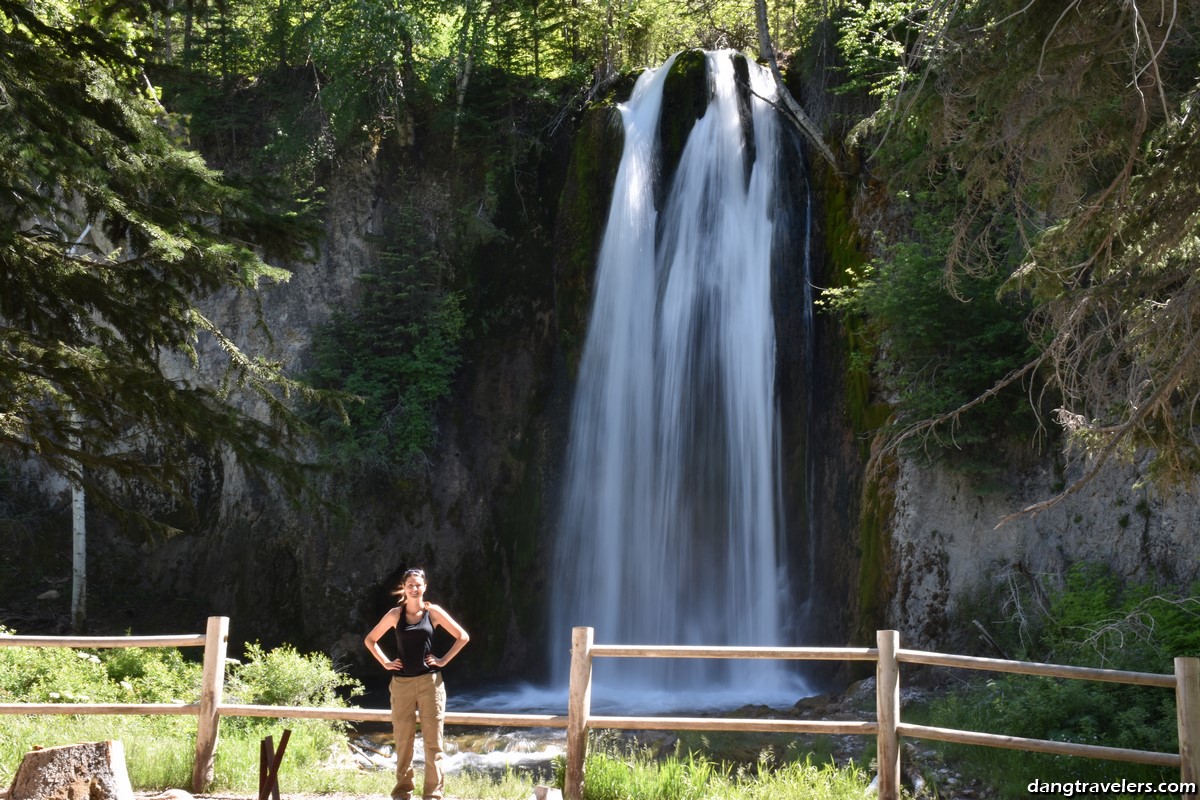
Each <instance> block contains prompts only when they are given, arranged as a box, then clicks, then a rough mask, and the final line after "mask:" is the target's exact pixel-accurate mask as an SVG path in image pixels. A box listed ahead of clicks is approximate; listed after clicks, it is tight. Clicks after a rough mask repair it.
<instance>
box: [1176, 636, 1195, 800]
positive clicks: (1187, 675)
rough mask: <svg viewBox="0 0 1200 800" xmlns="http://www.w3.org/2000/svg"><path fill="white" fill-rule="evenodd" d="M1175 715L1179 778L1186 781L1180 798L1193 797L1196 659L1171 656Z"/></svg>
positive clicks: (1182, 781)
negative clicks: (1177, 737)
mask: <svg viewBox="0 0 1200 800" xmlns="http://www.w3.org/2000/svg"><path fill="white" fill-rule="evenodd" d="M1175 716H1176V718H1177V719H1178V720H1179V758H1180V759H1181V760H1182V761H1183V764H1182V767H1181V770H1180V777H1179V780H1180V782H1181V783H1185V784H1186V783H1190V784H1191V785H1192V791H1191V792H1184V793H1183V795H1182V797H1183V800H1197V796H1198V793H1197V792H1196V791H1195V786H1196V784H1197V783H1200V658H1177V659H1175Z"/></svg>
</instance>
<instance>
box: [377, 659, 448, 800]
mask: <svg viewBox="0 0 1200 800" xmlns="http://www.w3.org/2000/svg"><path fill="white" fill-rule="evenodd" d="M391 683H392V685H391V688H390V692H391V696H392V733H393V734H394V735H395V738H396V785H395V787H393V788H392V800H408V798H410V797H412V793H413V789H415V788H416V787H415V786H414V785H413V766H412V760H413V746H414V745H415V743H416V740H417V712H418V711H420V712H421V738H422V739H423V740H424V742H425V785H424V786H423V787H422V792H421V796H422V797H426V798H440V797H441V796H442V790H443V788H444V783H445V776H444V775H443V774H442V759H443V758H444V755H443V753H442V727H443V725H444V724H445V719H446V686H445V684H444V683H443V682H442V673H440V672H430V673H426V674H425V675H417V676H416V677H413V678H402V677H393V678H392V681H391Z"/></svg>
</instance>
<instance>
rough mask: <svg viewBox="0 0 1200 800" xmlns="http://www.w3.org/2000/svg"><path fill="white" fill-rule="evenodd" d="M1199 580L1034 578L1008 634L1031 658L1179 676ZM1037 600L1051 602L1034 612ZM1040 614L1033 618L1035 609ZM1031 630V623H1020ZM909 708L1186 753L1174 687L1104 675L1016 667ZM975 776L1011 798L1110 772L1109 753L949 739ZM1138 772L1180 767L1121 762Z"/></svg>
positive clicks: (1059, 737) (955, 720)
mask: <svg viewBox="0 0 1200 800" xmlns="http://www.w3.org/2000/svg"><path fill="white" fill-rule="evenodd" d="M1198 594H1200V586H1192V587H1190V590H1189V592H1187V593H1183V592H1179V591H1178V590H1172V589H1164V588H1163V587H1156V586H1154V585H1153V584H1152V583H1136V584H1123V583H1122V582H1121V581H1120V580H1118V578H1117V577H1116V576H1115V575H1113V573H1112V572H1111V571H1110V570H1109V569H1108V568H1107V567H1104V566H1101V565H1096V564H1080V565H1077V566H1075V567H1074V568H1072V569H1071V570H1069V571H1068V573H1067V574H1066V575H1065V576H1064V581H1063V585H1062V587H1061V588H1060V589H1057V590H1055V591H1047V590H1045V589H1044V588H1043V587H1041V586H1039V585H1033V586H1029V587H1028V589H1027V596H1026V597H1022V598H1017V600H1018V602H1014V603H1013V606H1014V607H1019V608H1022V609H1025V610H1026V612H1025V615H1024V616H1023V617H1022V618H1021V619H1016V618H1014V619H1012V620H1009V621H1008V623H1007V624H1006V625H1005V626H1002V627H1001V628H999V629H998V636H997V638H998V639H1000V640H1001V641H1003V642H1005V643H1009V644H1012V645H1013V647H1014V653H1015V654H1016V656H1017V657H1018V658H1020V659H1022V660H1033V661H1048V662H1054V663H1064V664H1073V665H1079V666H1093V667H1095V666H1102V667H1107V668H1113V669H1123V670H1130V671H1138V672H1157V673H1170V672H1172V671H1173V663H1172V662H1173V658H1174V657H1176V656H1195V655H1200V597H1198V596H1197V595H1198ZM1029 609H1041V610H1040V611H1038V612H1036V613H1034V612H1031V611H1029ZM1031 614H1032V615H1033V616H1034V617H1035V618H1034V619H1029V618H1028V617H1029V615H1031ZM1017 628H1020V629H1021V630H1020V632H1019V633H1018V632H1017V631H1016V629H1017ZM905 717H906V718H907V719H911V720H912V721H914V722H924V723H927V724H932V725H936V726H939V727H947V728H959V729H963V730H977V731H986V732H991V733H1000V734H1006V735H1010V736H1022V737H1029V738H1034V739H1050V740H1056V741H1069V742H1076V743H1079V744H1096V745H1104V746H1109V747H1122V748H1129V749H1134V750H1149V751H1157V752H1168V753H1169V752H1177V751H1178V747H1179V743H1178V738H1177V728H1176V716H1175V700H1174V695H1173V694H1172V693H1171V692H1169V691H1167V690H1164V689H1161V688H1155V687H1144V686H1127V685H1123V684H1116V683H1099V682H1094V681H1083V680H1074V679H1071V680H1068V679H1050V678H1036V677H1029V676H1017V675H1010V676H1004V677H997V678H992V679H988V680H986V681H980V682H975V683H972V684H969V685H968V686H967V687H966V688H963V689H961V690H959V691H956V692H954V693H953V694H951V695H949V696H948V697H946V698H944V699H942V700H939V701H936V702H934V703H933V704H931V706H930V707H929V708H926V709H918V710H916V711H914V713H913V714H911V715H910V714H909V713H907V712H906V714H905ZM943 749H944V752H945V753H946V755H947V757H948V758H950V759H954V760H961V761H962V762H963V763H964V765H965V767H964V769H965V770H967V771H969V772H970V773H971V774H972V775H973V776H976V777H979V778H981V779H983V780H984V781H986V782H987V783H988V784H989V785H991V786H993V787H995V788H997V789H998V790H999V791H1000V794H1001V796H1003V797H1024V796H1026V784H1027V782H1028V780H1030V779H1032V778H1033V777H1037V778H1039V779H1044V780H1084V781H1088V780H1094V781H1104V780H1110V779H1111V777H1112V775H1113V774H1114V773H1113V766H1112V764H1111V763H1110V762H1106V761H1098V760H1094V759H1084V758H1068V757H1064V756H1048V755H1041V754H1030V753H1018V752H1013V751H998V750H995V749H992V748H984V747H978V748H976V747H967V746H963V745H946V746H944V748H943ZM1120 774H1121V775H1122V776H1123V777H1126V778H1128V779H1129V780H1131V781H1135V780H1143V781H1169V780H1173V779H1177V778H1178V775H1177V774H1175V773H1174V772H1173V771H1171V770H1166V769H1160V768H1155V767H1149V766H1144V765H1132V764H1122V765H1121V768H1120Z"/></svg>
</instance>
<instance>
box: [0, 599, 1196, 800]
mask: <svg viewBox="0 0 1200 800" xmlns="http://www.w3.org/2000/svg"><path fill="white" fill-rule="evenodd" d="M593 636H594V632H593V630H592V629H591V628H575V629H574V630H573V631H572V644H571V681H570V687H569V690H568V698H567V714H566V715H561V714H493V713H481V712H463V711H449V712H447V713H446V718H445V722H446V724H448V725H470V726H484V727H517V728H521V727H525V728H565V729H566V731H567V769H566V786H565V790H566V796H567V798H569V800H582V797H583V781H584V774H583V770H584V763H585V760H586V756H587V740H588V732H589V731H590V730H599V729H615V730H703V731H755V732H766V733H796V734H801V733H806V734H852V735H860V736H875V737H876V738H877V742H878V755H877V763H878V769H879V775H878V787H879V796H880V798H883V800H894V799H895V798H898V797H899V793H900V748H899V737H900V736H908V737H910V738H914V739H926V740H934V741H943V742H952V743H958V744H969V745H982V746H986V747H998V748H1005V749H1012V750H1023V751H1027V752H1039V753H1051V754H1055V755H1066V756H1080V757H1085V758H1099V759H1108V760H1112V761H1123V762H1131V763H1140V764H1150V765H1153V766H1159V767H1167V768H1176V769H1179V770H1180V772H1181V784H1182V785H1183V786H1184V787H1185V788H1184V789H1183V791H1184V794H1183V797H1184V798H1185V800H1197V795H1196V792H1195V785H1196V783H1197V781H1198V780H1200V659H1197V658H1177V659H1175V674H1173V675H1163V674H1158V673H1147V672H1129V671H1124V670H1110V669H1098V668H1092V667H1071V666H1064V665H1060V664H1045V663H1039V662H1029V661H1010V660H1004V659H992V658H979V657H974V656H960V655H951V654H946V653H933V652H926V651H921V650H907V649H901V648H900V647H899V634H898V633H897V632H896V631H879V632H878V633H877V644H878V646H877V647H870V648H869V647H700V646H687V645H647V646H634V645H618V644H595V643H594V642H593ZM228 640H229V619H228V618H227V617H210V618H209V620H208V626H207V631H206V632H205V633H204V634H198V635H179V636H117V637H102V636H10V635H3V634H0V647H79V648H111V647H203V648H204V663H203V667H204V669H203V679H202V685H201V691H200V699H199V701H198V702H195V703H141V704H138V703H5V704H0V716H2V715H6V714H114V715H181V716H183V715H191V716H195V717H197V732H196V760H195V764H194V767H193V772H192V786H193V791H202V790H204V789H205V788H207V787H208V786H209V785H210V784H211V782H212V777H213V761H214V758H215V754H216V743H217V733H218V724H219V719H220V717H221V716H243V717H271V718H278V719H334V720H347V721H358V722H382V723H386V722H390V721H391V712H390V710H388V709H366V708H355V707H349V708H317V707H309V706H267V705H248V704H235V703H225V702H223V695H222V692H223V688H224V672H225V660H226V659H225V655H226V651H227V647H228ZM597 657H599V658H710V659H711V658H717V659H777V660H794V661H806V660H807V661H874V662H875V663H876V686H875V691H876V719H875V720H874V721H851V720H793V719H738V718H728V717H727V718H712V717H644V716H642V717H639V716H600V715H592V714H591V690H592V659H593V658H597ZM902 663H904V664H921V665H929V666H941V667H952V668H960V669H975V670H988V671H993V672H1002V673H1007V674H1020V675H1034V676H1043V677H1051V678H1066V679H1082V680H1092V681H1106V682H1114V683H1123V684H1130V685H1135V686H1151V687H1160V688H1164V689H1174V691H1175V695H1176V709H1177V717H1178V719H1177V722H1178V729H1179V752H1178V753H1157V752H1151V751H1144V750H1129V749H1124V748H1118V747H1105V746H1100V745H1087V744H1077V743H1073V742H1059V741H1049V740H1043V739H1028V738H1023V737H1017V736H1005V735H1001V734H993V733H982V732H978V731H962V730H955V729H951V728H937V727H932V726H928V725H914V724H911V723H906V722H902V721H901V719H900V681H899V665H900V664H902ZM1189 789H1190V791H1189Z"/></svg>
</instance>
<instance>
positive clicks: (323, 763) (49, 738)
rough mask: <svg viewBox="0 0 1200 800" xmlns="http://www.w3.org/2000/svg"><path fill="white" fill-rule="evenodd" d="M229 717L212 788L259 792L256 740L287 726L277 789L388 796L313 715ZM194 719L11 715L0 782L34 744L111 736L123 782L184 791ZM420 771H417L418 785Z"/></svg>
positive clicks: (522, 792) (517, 794) (459, 786)
mask: <svg viewBox="0 0 1200 800" xmlns="http://www.w3.org/2000/svg"><path fill="white" fill-rule="evenodd" d="M245 723H246V720H243V719H237V718H232V717H231V718H228V719H225V720H223V721H222V723H221V736H220V740H219V742H218V744H217V755H216V764H215V772H214V780H213V784H212V786H211V787H210V789H209V790H210V791H212V792H220V793H230V794H244V795H254V794H257V793H258V772H259V764H258V759H259V742H260V741H261V739H262V738H263V737H265V736H271V737H273V739H274V741H275V743H276V745H278V743H279V741H280V738H281V736H282V734H283V731H284V729H288V730H291V731H292V734H291V736H290V738H289V740H288V745H287V750H286V752H285V753H284V758H283V761H282V763H281V765H280V769H279V786H280V789H281V791H282V792H283V793H284V794H285V795H286V794H288V793H293V792H294V793H305V794H323V793H349V794H375V795H380V796H386V795H387V794H388V793H389V792H390V791H391V788H392V784H393V783H394V782H395V774H394V773H393V772H392V771H391V770H363V769H359V768H358V767H357V766H355V765H354V764H353V763H352V762H351V761H350V760H349V755H350V753H349V749H348V748H347V747H346V744H345V740H346V737H345V735H344V734H343V733H342V732H340V731H338V730H336V729H334V728H331V727H330V726H328V725H326V724H324V723H321V722H317V721H314V720H261V719H255V720H254V721H253V723H252V724H249V725H247V724H245ZM195 736H196V720H195V718H194V717H191V716H182V717H146V716H137V717H135V716H57V715H55V716H49V715H46V716H10V717H7V718H6V719H5V720H4V727H3V733H2V734H0V785H7V784H8V783H10V782H11V781H12V777H13V773H14V772H15V771H16V768H17V766H18V765H19V764H20V762H21V758H22V757H23V756H24V755H25V753H27V752H28V751H30V750H31V749H33V747H34V746H35V745H41V746H44V747H54V746H56V745H64V744H76V743H79V742H96V741H104V740H107V739H115V740H119V741H120V742H122V744H123V745H124V747H125V762H126V768H127V770H128V772H129V781H130V783H131V784H132V785H133V788H134V790H135V791H139V792H142V791H160V790H163V789H170V788H188V787H190V786H191V780H192V761H193V758H194V756H195ZM419 782H420V771H419V770H418V783H419ZM447 787H448V789H449V790H450V792H451V793H452V794H453V795H455V796H460V797H470V798H475V799H476V800H525V799H526V798H528V797H529V795H530V794H531V793H532V791H533V783H532V781H530V780H529V779H527V778H524V777H521V776H518V775H514V774H507V775H503V776H501V777H499V778H493V777H491V776H487V775H479V774H472V773H464V774H458V775H451V776H449V777H448V778H447Z"/></svg>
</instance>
